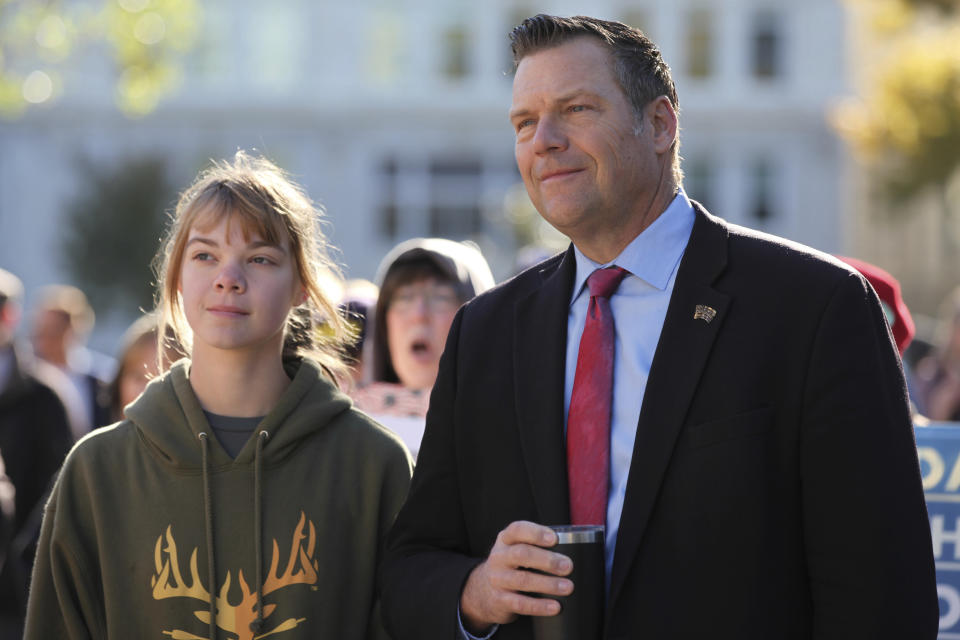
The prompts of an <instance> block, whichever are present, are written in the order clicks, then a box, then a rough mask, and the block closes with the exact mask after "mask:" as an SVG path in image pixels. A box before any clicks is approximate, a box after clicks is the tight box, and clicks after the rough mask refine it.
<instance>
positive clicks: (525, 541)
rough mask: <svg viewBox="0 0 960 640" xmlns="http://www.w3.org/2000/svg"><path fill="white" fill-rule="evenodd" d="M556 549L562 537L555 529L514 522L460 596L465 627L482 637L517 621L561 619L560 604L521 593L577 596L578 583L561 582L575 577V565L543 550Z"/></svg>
mask: <svg viewBox="0 0 960 640" xmlns="http://www.w3.org/2000/svg"><path fill="white" fill-rule="evenodd" d="M555 544H557V534H556V533H554V532H553V530H552V529H550V528H548V527H544V526H541V525H539V524H534V523H532V522H524V521H519V522H513V523H511V524H510V525H508V526H507V528H506V529H504V530H503V531H501V532H500V534H499V535H497V542H496V543H495V544H494V545H493V549H491V551H490V555H489V556H488V557H487V559H486V560H484V561H483V562H482V563H480V564H479V565H477V566H476V567H475V568H474V570H473V571H472V572H471V573H470V576H469V577H468V578H467V583H466V584H465V585H464V587H463V593H462V594H461V595H460V611H461V613H462V614H463V623H464V625H465V626H466V627H467V630H468V631H470V633H473V634H476V635H483V634H485V633H486V632H487V631H488V630H489V629H490V627H491V626H493V625H494V624H503V623H506V622H512V621H513V620H515V619H516V618H517V616H518V615H525V616H555V615H557V614H558V613H560V603H558V602H557V601H556V600H552V599H550V598H537V597H534V596H528V595H524V593H521V592H527V593H539V594H543V595H548V596H565V595H569V594H570V593H572V592H573V582H571V581H570V580H568V579H566V578H563V577H559V576H566V575H569V574H570V572H571V571H573V562H572V561H571V560H570V558H568V557H567V556H565V555H563V554H560V553H554V552H553V551H547V550H546V549H544V548H543V547H552V546H554V545H555ZM527 569H537V570H539V571H543V572H545V573H549V574H552V575H541V574H539V573H535V572H534V571H528V570H527Z"/></svg>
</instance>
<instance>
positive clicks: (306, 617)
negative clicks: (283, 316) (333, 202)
mask: <svg viewBox="0 0 960 640" xmlns="http://www.w3.org/2000/svg"><path fill="white" fill-rule="evenodd" d="M297 367H298V369H297ZM288 374H291V375H293V381H292V382H291V384H290V386H289V387H288V388H287V390H286V391H285V392H284V394H283V396H282V397H281V398H280V401H279V402H278V403H277V406H276V407H275V408H274V409H273V411H271V412H270V414H269V415H267V416H266V417H265V418H264V419H263V421H262V422H261V423H260V425H259V426H258V427H257V429H256V434H255V435H254V436H253V437H251V439H250V441H249V442H248V443H247V444H246V446H245V447H244V449H243V450H242V451H241V452H240V454H239V455H238V456H237V458H236V459H231V458H230V456H229V455H228V454H227V453H226V452H225V451H224V450H223V448H222V447H221V446H220V445H219V443H218V442H217V441H216V439H215V438H210V437H207V435H206V434H207V433H210V432H211V430H210V428H209V426H208V425H207V421H206V418H205V417H204V414H203V411H202V410H201V408H200V404H199V402H198V401H197V398H196V396H195V395H194V393H193V390H192V388H191V386H190V382H189V379H188V376H189V362H188V361H186V360H181V361H180V362H178V363H177V364H175V365H174V366H173V368H172V369H171V371H170V372H169V373H168V374H166V375H165V376H163V377H162V378H160V379H158V380H155V381H153V382H152V383H151V384H150V385H149V386H148V387H147V390H146V391H145V392H144V394H143V395H142V396H141V397H140V398H139V399H138V400H137V401H136V402H134V403H133V404H132V405H130V406H129V407H128V408H127V412H126V415H127V419H126V420H124V421H123V422H120V423H118V424H116V425H113V426H111V427H106V428H104V429H101V430H98V431H96V432H94V433H92V434H90V435H89V436H88V437H86V438H84V439H83V440H81V441H80V442H79V443H77V445H76V446H75V447H74V449H73V451H71V453H70V454H69V456H68V457H67V460H66V462H65V463H64V467H63V470H62V472H61V475H60V477H59V479H58V481H57V483H56V486H55V487H54V490H53V495H52V497H51V499H50V501H49V503H48V504H47V507H46V513H45V516H44V521H43V530H42V533H41V537H40V546H39V550H38V553H37V561H36V566H35V569H34V573H33V583H32V585H31V591H30V600H29V604H28V612H27V628H26V634H25V636H24V637H25V639H27V640H34V639H37V640H39V639H41V638H42V639H44V640H47V639H54V638H56V639H60V638H123V639H124V640H130V639H148V638H158V639H163V638H173V639H174V640H204V639H207V638H211V639H212V638H221V639H226V638H229V639H236V640H252V639H254V638H262V637H268V636H269V637H270V638H271V640H273V638H276V640H296V639H298V638H299V639H306V638H309V639H311V640H313V639H316V638H330V639H334V638H336V639H337V640H341V639H348V638H377V637H385V634H384V632H383V630H382V627H381V624H380V616H379V607H378V598H377V592H376V578H377V566H378V562H379V559H380V554H381V551H382V548H383V540H384V536H385V535H386V532H387V530H388V528H389V527H390V525H391V523H392V522H393V519H394V516H395V515H396V513H397V511H398V510H399V508H400V505H401V503H402V501H403V499H404V497H405V495H406V492H407V487H408V484H409V481H410V474H411V462H410V457H409V455H408V453H407V452H406V450H405V449H404V447H403V445H402V444H401V443H400V441H399V440H398V439H397V438H396V437H395V436H393V435H392V434H391V433H389V432H388V431H387V430H386V429H383V428H382V427H380V426H379V425H377V424H376V423H375V422H373V421H372V420H370V419H369V418H367V417H366V416H365V415H364V414H362V413H360V412H358V411H356V410H355V409H353V408H352V405H351V403H350V400H349V399H348V398H347V397H346V396H344V395H343V394H341V393H340V392H339V391H337V390H336V388H335V387H334V386H333V385H332V384H331V383H330V382H328V381H327V380H326V379H325V378H324V377H323V375H322V374H321V371H320V369H319V367H318V366H317V365H316V364H314V363H313V362H311V361H308V360H305V361H303V362H302V363H299V362H298V363H295V364H294V365H293V368H291V369H288ZM263 432H266V435H264V434H263ZM211 573H212V574H213V575H214V576H215V577H214V579H213V580H211V578H210V576H211ZM211 582H212V583H213V586H211ZM211 593H212V594H214V596H215V598H214V599H213V602H212V603H211V596H210V594H211ZM258 599H259V600H260V601H262V608H261V607H260V605H258ZM214 607H215V608H216V612H217V613H216V619H215V625H211V624H210V622H211V615H210V611H211V609H212V608H214ZM260 610H262V612H263V615H262V618H261V617H260V616H258V613H257V612H258V611H260Z"/></svg>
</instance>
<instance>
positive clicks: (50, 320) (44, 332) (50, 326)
mask: <svg viewBox="0 0 960 640" xmlns="http://www.w3.org/2000/svg"><path fill="white" fill-rule="evenodd" d="M72 335H73V332H72V331H70V318H69V317H68V316H67V314H66V313H64V312H62V311H57V310H52V309H44V310H42V311H40V312H39V313H38V314H37V316H36V318H35V319H34V323H33V333H32V335H31V341H32V343H33V352H34V353H35V354H36V356H37V357H38V358H41V359H43V360H46V361H47V362H52V363H53V364H56V365H60V366H64V365H66V364H67V351H68V349H69V347H70V342H71V339H72Z"/></svg>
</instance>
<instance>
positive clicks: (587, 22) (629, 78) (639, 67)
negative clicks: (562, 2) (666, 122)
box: [510, 13, 680, 115]
mask: <svg viewBox="0 0 960 640" xmlns="http://www.w3.org/2000/svg"><path fill="white" fill-rule="evenodd" d="M578 36H591V37H594V38H596V39H598V40H600V41H601V42H603V43H604V44H605V45H606V46H607V47H608V48H609V50H610V54H611V55H612V56H613V71H614V75H615V76H616V78H617V81H618V82H619V83H620V87H621V88H622V89H623V93H624V94H625V95H626V96H627V98H628V99H629V100H630V104H631V105H632V106H633V109H634V111H636V113H637V115H639V114H640V113H641V112H642V111H643V108H644V107H645V106H647V104H648V103H649V102H650V101H651V100H653V99H654V98H656V97H659V96H667V98H668V99H669V100H670V104H672V105H673V108H674V109H675V110H677V109H679V108H680V105H679V103H678V102H677V89H676V87H675V86H674V84H673V77H672V76H671V74H670V67H669V66H667V63H666V62H664V61H663V57H662V56H661V55H660V49H658V48H657V45H655V44H654V43H653V41H651V40H650V39H649V38H648V37H647V36H645V35H644V34H643V32H642V31H640V30H639V29H636V28H634V27H631V26H629V25H625V24H623V23H622V22H614V21H612V20H600V19H599V18H591V17H588V16H573V17H572V18H561V17H558V16H549V15H545V14H542V13H541V14H538V15H535V16H533V17H532V18H527V19H526V20H524V21H523V22H521V23H520V24H519V25H517V26H516V27H514V29H513V31H512V32H511V33H510V43H511V49H512V50H513V64H514V68H516V66H517V65H519V64H520V61H521V60H522V59H523V58H524V57H526V56H528V55H530V54H531V53H535V52H537V51H541V50H543V49H549V48H551V47H556V46H559V45H561V44H563V43H565V42H567V41H568V40H571V39H573V38H576V37H578Z"/></svg>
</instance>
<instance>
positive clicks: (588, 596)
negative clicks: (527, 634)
mask: <svg viewBox="0 0 960 640" xmlns="http://www.w3.org/2000/svg"><path fill="white" fill-rule="evenodd" d="M550 528H551V529H553V530H554V531H555V532H556V533H557V539H558V541H557V545H556V546H554V547H550V550H551V551H555V552H557V553H562V554H564V555H565V556H567V557H569V558H570V559H571V560H572V561H573V572H572V573H571V574H570V575H569V576H567V578H569V579H570V580H572V581H573V593H571V594H570V595H569V596H544V597H548V598H554V599H555V600H557V601H558V602H559V603H560V613H558V614H557V615H555V616H534V617H533V619H532V621H533V637H534V640H600V637H601V635H602V633H603V609H604V599H605V591H606V588H605V584H606V583H605V581H604V568H605V566H606V563H605V561H604V554H603V539H604V529H603V526H602V525H562V526H551V527H550Z"/></svg>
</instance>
